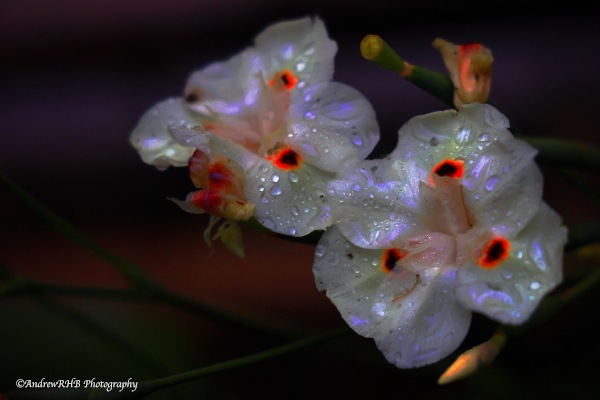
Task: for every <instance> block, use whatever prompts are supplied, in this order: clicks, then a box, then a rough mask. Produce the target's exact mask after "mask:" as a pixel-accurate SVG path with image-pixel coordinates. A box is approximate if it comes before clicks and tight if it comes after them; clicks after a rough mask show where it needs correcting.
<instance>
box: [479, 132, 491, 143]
mask: <svg viewBox="0 0 600 400" xmlns="http://www.w3.org/2000/svg"><path fill="white" fill-rule="evenodd" d="M488 140H490V135H488V134H487V133H485V132H483V133H482V134H480V135H479V141H480V142H487V141H488Z"/></svg>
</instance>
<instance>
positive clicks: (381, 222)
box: [328, 159, 423, 249]
mask: <svg viewBox="0 0 600 400" xmlns="http://www.w3.org/2000/svg"><path fill="white" fill-rule="evenodd" d="M407 166H408V165H407V164H404V163H402V162H400V161H393V160H390V159H383V160H367V161H364V162H363V163H361V164H360V166H359V167H357V168H353V169H348V170H342V171H340V174H339V179H336V180H333V181H331V183H330V184H329V187H328V195H329V197H330V198H331V201H330V203H331V214H332V220H333V223H334V224H336V226H337V227H338V228H339V229H340V231H341V232H342V233H343V234H344V236H346V238H347V239H348V240H350V241H351V242H352V243H353V244H354V245H356V246H360V247H364V248H370V249H377V248H378V249H382V248H388V247H392V242H393V241H394V240H396V239H397V238H398V237H399V236H402V237H409V236H412V235H414V234H417V233H422V232H423V231H422V230H419V229H422V228H421V227H420V226H418V224H417V222H419V219H418V218H419V216H418V214H417V213H418V208H417V207H418V205H419V202H418V195H419V192H418V186H417V187H416V190H415V187H414V186H413V185H410V184H407V183H406V182H407V181H406V180H407V179H410V177H411V176H412V174H411V172H412V171H410V170H407V169H405V167H407ZM365 210H368V211H365Z"/></svg>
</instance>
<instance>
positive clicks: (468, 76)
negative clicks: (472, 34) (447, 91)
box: [433, 38, 494, 108]
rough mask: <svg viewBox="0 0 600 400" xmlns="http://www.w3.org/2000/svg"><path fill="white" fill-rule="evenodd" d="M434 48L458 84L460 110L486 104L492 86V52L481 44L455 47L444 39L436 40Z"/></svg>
mask: <svg viewBox="0 0 600 400" xmlns="http://www.w3.org/2000/svg"><path fill="white" fill-rule="evenodd" d="M433 47H435V48H436V49H438V50H439V51H440V53H441V54H442V57H443V58H444V64H445V65H446V68H447V69H448V72H450V79H451V80H452V83H453V84H454V88H455V91H454V105H455V106H456V107H457V108H460V107H461V106H462V105H463V104H468V103H474V102H478V103H485V102H486V101H487V99H488V96H489V94H490V86H491V84H492V63H493V62H494V58H493V57H492V52H491V50H490V49H488V48H487V47H485V46H483V45H482V44H481V43H468V44H461V45H455V44H452V43H450V42H448V41H446V40H444V39H439V38H438V39H435V40H434V41H433Z"/></svg>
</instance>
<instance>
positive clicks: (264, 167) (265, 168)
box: [258, 164, 269, 174]
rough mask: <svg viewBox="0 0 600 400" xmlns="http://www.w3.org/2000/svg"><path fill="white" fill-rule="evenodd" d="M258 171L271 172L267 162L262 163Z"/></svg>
mask: <svg viewBox="0 0 600 400" xmlns="http://www.w3.org/2000/svg"><path fill="white" fill-rule="evenodd" d="M258 172H260V173H261V174H266V173H267V172H269V166H268V165H267V164H262V165H261V166H260V167H258Z"/></svg>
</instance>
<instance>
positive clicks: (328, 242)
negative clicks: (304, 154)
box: [313, 227, 471, 368]
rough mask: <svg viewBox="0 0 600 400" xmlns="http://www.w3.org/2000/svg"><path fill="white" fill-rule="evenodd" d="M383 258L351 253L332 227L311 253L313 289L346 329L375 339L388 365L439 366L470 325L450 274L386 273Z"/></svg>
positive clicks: (366, 252) (401, 270) (432, 270)
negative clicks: (322, 294)
mask: <svg viewBox="0 0 600 400" xmlns="http://www.w3.org/2000/svg"><path fill="white" fill-rule="evenodd" d="M384 253H385V250H367V249H362V248H359V247H356V246H354V245H353V244H351V243H349V242H348V241H347V240H345V238H344V237H343V236H342V235H341V233H340V232H339V231H338V230H337V229H336V228H335V227H332V228H331V229H329V230H327V232H325V233H324V235H323V237H322V238H321V241H320V242H319V245H318V246H317V249H316V253H315V263H314V265H313V273H314V275H315V279H316V282H317V287H318V288H319V289H320V290H326V291H327V296H328V297H329V298H330V299H331V301H332V302H333V303H334V304H335V306H336V307H337V308H338V310H339V311H340V314H341V315H342V317H343V318H344V319H345V320H346V322H347V323H348V324H349V325H350V327H352V329H354V330H355V331H356V332H357V333H359V334H360V335H363V336H365V337H371V338H373V339H375V342H376V343H377V346H378V347H379V349H380V350H381V351H382V352H383V354H384V356H385V357H386V359H387V360H388V361H389V362H391V363H393V364H395V365H396V366H398V367H400V368H413V367H418V366H423V365H426V364H430V363H433V362H436V361H439V360H440V359H442V358H443V357H445V356H447V355H448V354H450V353H451V352H452V351H454V350H455V349H456V348H457V347H458V346H459V345H460V343H461V342H462V340H463V339H464V337H465V335H466V333H467V330H468V328H469V325H470V319H471V313H470V312H469V311H466V310H464V309H463V308H462V307H460V306H459V305H458V303H457V302H456V300H455V299H454V294H453V292H452V290H450V288H451V286H452V284H453V283H454V279H455V270H454V269H452V268H447V269H440V268H428V269H427V270H425V271H422V274H419V275H417V274H415V273H413V272H410V271H408V270H407V269H404V268H402V261H400V262H399V263H398V264H396V266H395V267H394V268H393V269H392V270H391V271H389V272H388V273H386V272H385V271H384V270H383V269H382V267H381V259H382V257H383V255H384Z"/></svg>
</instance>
